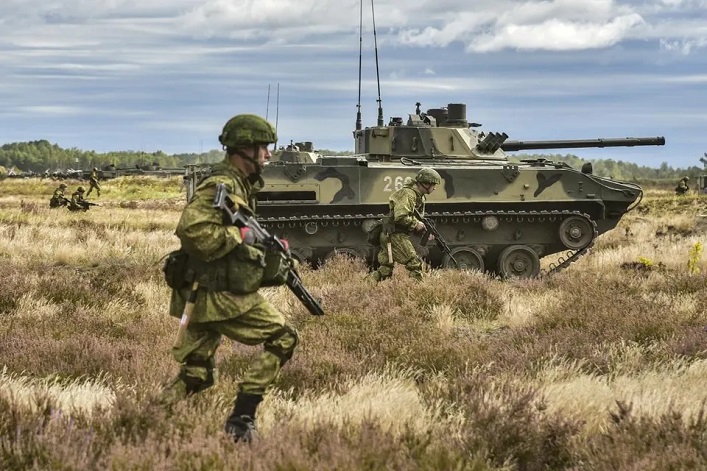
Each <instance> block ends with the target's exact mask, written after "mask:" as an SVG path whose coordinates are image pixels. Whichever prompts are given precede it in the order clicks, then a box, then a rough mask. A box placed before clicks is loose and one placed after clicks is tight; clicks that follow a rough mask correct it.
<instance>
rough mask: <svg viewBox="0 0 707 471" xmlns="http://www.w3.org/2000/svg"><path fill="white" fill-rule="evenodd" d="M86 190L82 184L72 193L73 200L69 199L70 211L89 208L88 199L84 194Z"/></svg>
mask: <svg viewBox="0 0 707 471" xmlns="http://www.w3.org/2000/svg"><path fill="white" fill-rule="evenodd" d="M85 191H86V190H85V189H84V187H82V186H80V187H78V188H76V191H74V192H73V193H72V194H71V201H69V211H86V210H88V205H87V204H86V200H84V199H83V194H84V192H85Z"/></svg>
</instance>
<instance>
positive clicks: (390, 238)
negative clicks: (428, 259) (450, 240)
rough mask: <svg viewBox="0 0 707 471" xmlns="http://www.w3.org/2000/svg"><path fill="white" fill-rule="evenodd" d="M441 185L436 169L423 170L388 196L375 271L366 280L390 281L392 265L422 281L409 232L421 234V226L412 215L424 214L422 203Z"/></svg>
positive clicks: (419, 262)
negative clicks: (415, 213)
mask: <svg viewBox="0 0 707 471" xmlns="http://www.w3.org/2000/svg"><path fill="white" fill-rule="evenodd" d="M441 182H442V177H440V175H439V173H437V171H436V170H434V169H432V168H429V167H424V168H422V169H420V171H419V172H417V175H415V179H414V180H410V181H406V183H405V184H404V185H403V187H402V188H401V189H399V190H397V191H395V192H393V194H391V195H390V198H389V200H388V205H389V207H390V213H389V215H388V217H387V218H386V219H384V221H383V230H382V232H381V236H380V246H381V249H380V251H379V252H378V263H379V264H380V266H379V268H378V270H376V271H374V272H371V273H370V274H369V275H368V277H369V279H371V280H374V281H376V282H378V281H382V280H385V279H386V278H390V276H392V274H393V268H394V266H395V263H399V264H401V265H404V266H405V268H406V269H407V271H408V274H409V275H410V276H411V277H412V278H415V279H417V280H421V279H422V260H421V259H420V256H419V255H418V254H417V251H415V247H413V245H412V242H411V241H410V233H411V232H422V231H423V230H424V228H425V225H424V224H423V222H422V221H420V220H419V219H418V218H416V217H415V215H414V210H415V209H417V210H418V211H419V212H420V214H421V215H423V216H424V214H425V201H426V199H427V195H429V194H431V193H432V192H433V191H435V189H436V188H437V185H439V184H440V183H441Z"/></svg>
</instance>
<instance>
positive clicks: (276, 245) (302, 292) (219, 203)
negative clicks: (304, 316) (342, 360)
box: [213, 183, 324, 316]
mask: <svg viewBox="0 0 707 471" xmlns="http://www.w3.org/2000/svg"><path fill="white" fill-rule="evenodd" d="M213 207H214V208H219V209H221V210H222V211H223V212H224V213H225V214H226V216H227V217H228V220H229V221H230V223H231V224H233V225H234V226H236V227H239V228H243V227H247V228H249V229H250V230H251V231H253V234H254V235H255V241H256V242H257V243H259V244H263V245H264V246H265V250H274V251H277V252H281V253H283V254H284V255H285V257H287V258H288V259H289V260H291V259H292V254H291V253H290V249H289V247H288V246H287V245H286V243H285V242H283V241H282V240H281V239H279V238H278V237H277V236H275V235H271V234H270V233H269V232H268V231H266V230H265V229H264V228H263V227H262V226H261V225H260V223H258V221H257V220H256V219H255V218H254V217H253V216H252V215H251V214H248V213H247V212H246V211H244V210H243V209H240V208H238V207H237V206H236V203H235V202H234V201H233V200H232V199H231V197H230V196H229V194H228V190H227V189H226V185H224V184H223V183H219V184H218V185H216V196H215V197H214V204H213ZM234 207H235V208H236V210H235V211H234ZM286 284H287V287H288V288H290V290H291V291H292V292H293V293H294V294H295V296H297V299H299V300H300V302H302V304H304V306H305V307H306V308H307V310H308V311H309V313H310V314H312V315H313V316H322V315H324V310H323V309H322V307H321V305H320V304H319V301H317V300H316V299H315V298H314V297H313V296H312V295H311V294H310V293H309V291H307V289H306V288H305V287H304V286H303V285H302V279H301V278H300V277H299V275H298V274H297V272H296V271H295V270H294V268H290V269H289V272H288V274H287V282H286Z"/></svg>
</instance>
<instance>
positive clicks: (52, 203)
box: [49, 183, 69, 208]
mask: <svg viewBox="0 0 707 471" xmlns="http://www.w3.org/2000/svg"><path fill="white" fill-rule="evenodd" d="M65 190H66V183H61V184H60V185H59V187H58V188H57V189H56V190H54V194H53V195H52V198H51V199H50V200H49V207H50V208H60V207H62V206H66V205H68V204H69V199H68V198H67V197H66V196H64V191H65Z"/></svg>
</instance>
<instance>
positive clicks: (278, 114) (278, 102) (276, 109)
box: [275, 82, 280, 150]
mask: <svg viewBox="0 0 707 471" xmlns="http://www.w3.org/2000/svg"><path fill="white" fill-rule="evenodd" d="M279 118H280V82H277V100H276V101H275V134H277V121H278V119H279ZM275 149H276V150H277V141H275Z"/></svg>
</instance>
